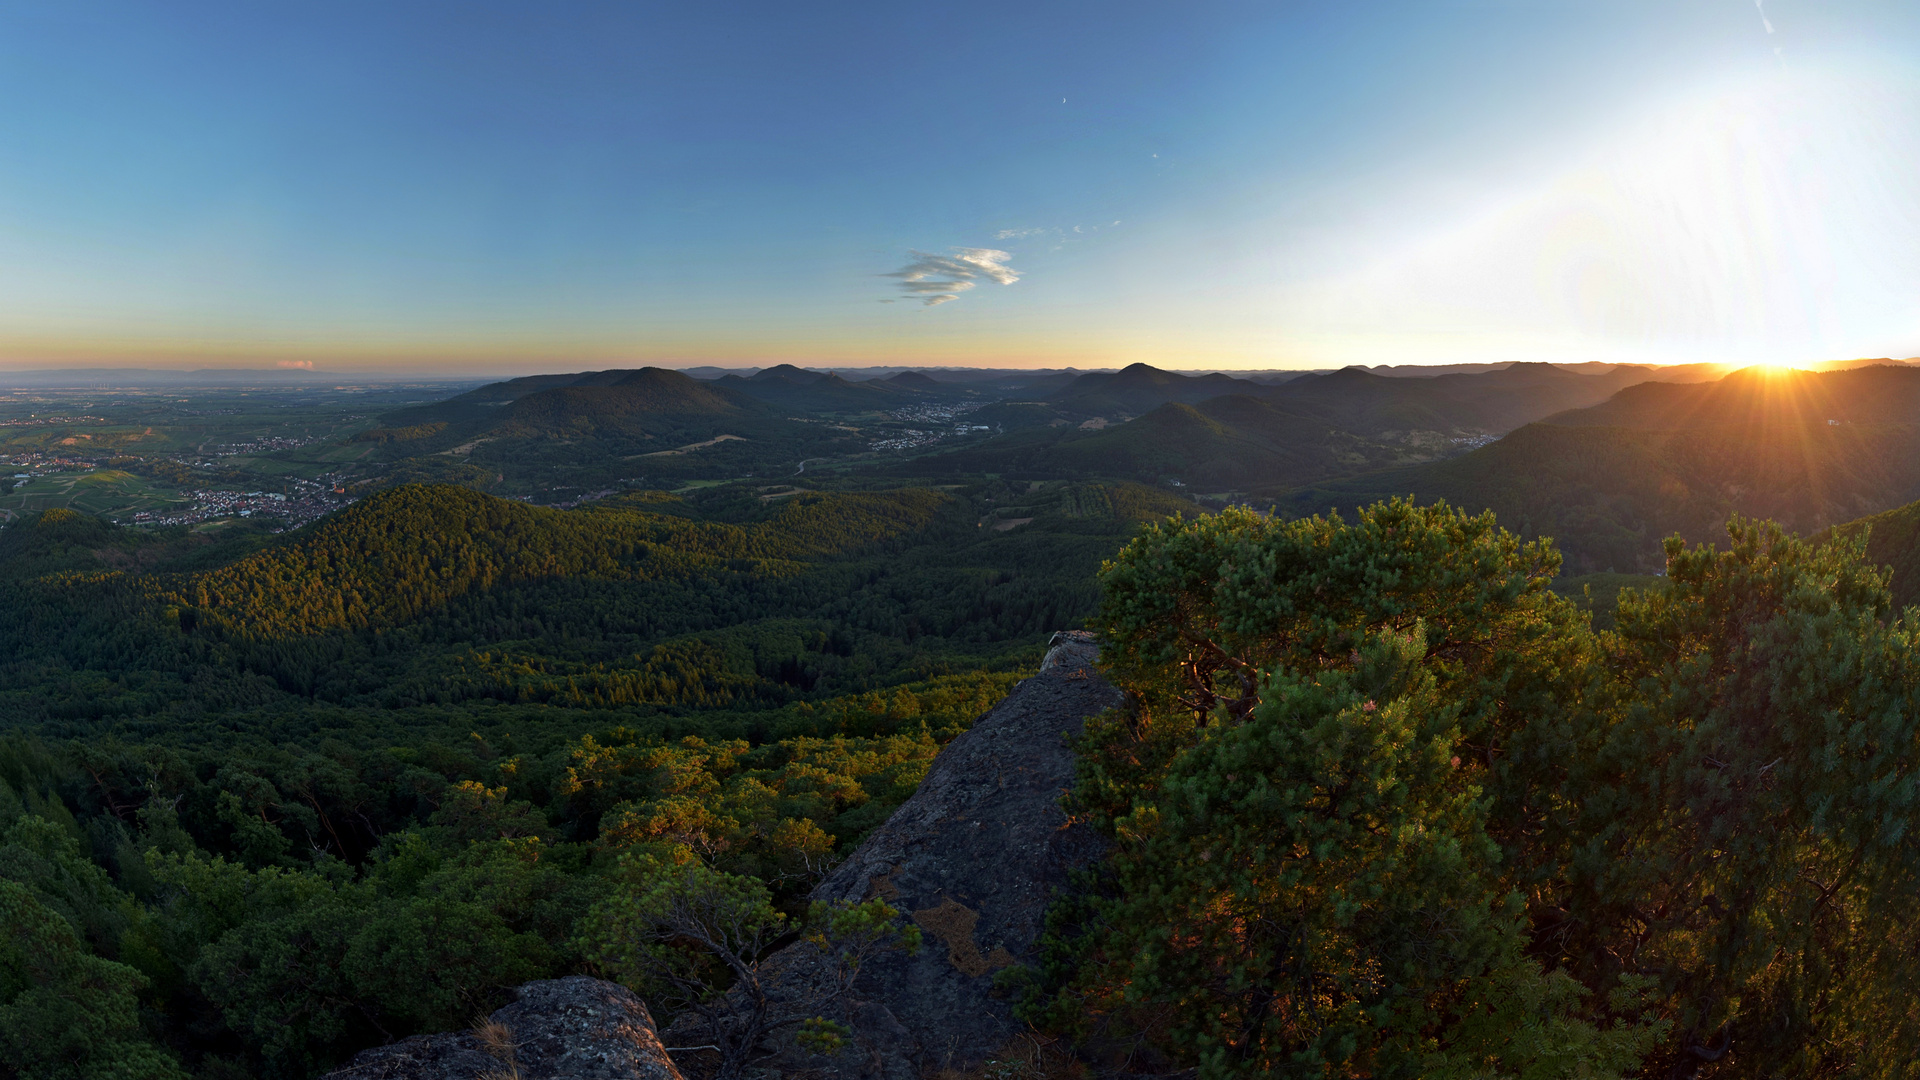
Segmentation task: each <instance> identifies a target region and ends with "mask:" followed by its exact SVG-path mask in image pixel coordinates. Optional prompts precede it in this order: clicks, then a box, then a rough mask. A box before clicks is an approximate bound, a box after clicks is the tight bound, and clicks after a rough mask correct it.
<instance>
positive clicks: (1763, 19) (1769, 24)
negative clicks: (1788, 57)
mask: <svg viewBox="0 0 1920 1080" xmlns="http://www.w3.org/2000/svg"><path fill="white" fill-rule="evenodd" d="M1753 8H1754V10H1755V11H1758V12H1759V13H1760V25H1761V26H1764V27H1766V28H1767V33H1769V34H1771V33H1773V20H1772V19H1769V18H1767V5H1766V0H1753ZM1774 51H1776V52H1778V51H1779V50H1777V49H1776V50H1774Z"/></svg>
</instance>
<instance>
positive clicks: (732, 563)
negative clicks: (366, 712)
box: [165, 484, 947, 637]
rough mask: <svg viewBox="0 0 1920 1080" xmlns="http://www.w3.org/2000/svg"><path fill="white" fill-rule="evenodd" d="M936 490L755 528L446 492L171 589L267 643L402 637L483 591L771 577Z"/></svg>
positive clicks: (417, 489) (378, 505) (780, 516)
mask: <svg viewBox="0 0 1920 1080" xmlns="http://www.w3.org/2000/svg"><path fill="white" fill-rule="evenodd" d="M946 501H947V499H946V497H945V496H943V495H942V494H941V493H940V492H938V491H932V490H928V489H924V488H915V489H905V490H900V491H893V492H887V493H884V494H846V495H832V496H825V495H801V496H796V497H793V498H790V499H786V500H784V501H783V502H782V503H781V504H780V506H779V509H778V510H777V511H776V512H775V513H774V514H773V516H771V517H769V518H767V519H766V520H764V521H759V522H755V523H753V524H750V525H730V524H722V523H717V522H703V521H692V520H688V519H686V518H682V517H675V516H670V515H666V514H660V513H652V512H648V511H647V510H645V509H638V508H628V507H623V506H602V507H594V508H591V509H588V510H585V511H564V510H551V509H547V508H544V507H536V506H529V505H527V504H525V503H519V502H513V501H510V500H506V499H497V498H494V497H492V496H490V495H483V494H481V493H479V492H476V491H471V490H468V489H466V488H459V487H452V486H447V485H434V486H427V485H417V484H416V485H408V486H405V487H400V488H396V489H392V490H389V491H383V492H380V493H378V494H376V495H374V496H372V497H371V498H368V499H366V500H364V501H363V502H360V503H358V504H356V505H354V506H352V507H350V508H348V509H347V510H345V511H343V512H342V513H340V514H338V515H336V516H334V517H332V518H330V519H328V520H326V521H323V522H321V523H320V524H319V525H317V526H316V527H315V528H313V529H312V530H310V531H309V532H308V533H306V534H304V535H300V536H297V537H291V538H289V539H288V540H287V541H285V542H283V543H280V544H276V545H274V546H273V547H271V548H269V549H267V550H265V551H261V552H259V553H257V554H254V555H251V556H248V557H247V558H245V559H242V560H241V561H239V562H237V563H234V564H233V565H232V566H228V567H223V568H221V569H219V570H215V571H211V572H208V573H204V574H199V575H195V576H193V577H191V578H189V579H187V580H185V581H182V582H179V583H178V584H171V583H170V585H169V586H168V587H166V590H165V591H166V592H167V593H169V594H171V595H174V596H178V597H179V599H180V601H182V602H184V603H189V604H192V605H193V606H194V607H196V608H199V609H202V610H204V611H206V612H208V613H210V615H212V616H213V617H216V618H218V619H220V620H221V621H222V622H224V623H226V624H228V625H230V626H232V627H234V628H236V629H240V630H243V631H245V632H248V633H250V634H253V635H256V636H266V637H284V636H289V635H300V634H312V633H318V632H321V631H326V630H335V629H361V628H366V627H376V626H397V625H399V624H401V623H403V622H406V621H408V620H410V619H414V618H418V617H420V616H422V615H425V614H427V613H429V612H431V611H433V610H435V609H438V608H440V607H442V606H444V605H445V604H447V603H448V602H449V601H450V600H453V599H454V598H456V597H459V596H463V595H465V594H467V593H469V592H473V591H476V590H484V589H488V588H492V587H494V586H496V585H507V584H513V583H517V582H526V581H535V580H539V579H543V578H580V579H603V580H604V579H612V580H627V581H644V580H654V579H660V578H690V577H694V576H696V575H700V574H706V573H713V572H715V571H719V570H725V569H732V570H736V571H741V572H747V573H752V574H757V575H762V576H787V575H791V574H793V573H796V572H798V570H799V567H798V566H797V565H794V563H795V561H796V560H817V559H821V558H825V557H828V556H831V555H836V554H842V553H845V552H847V551H851V550H855V549H857V548H860V547H863V546H866V545H870V544H873V543H876V542H878V541H883V540H889V539H893V538H895V537H898V536H901V535H903V534H905V533H909V532H914V531H918V530H921V529H924V528H926V527H927V525H928V524H929V523H930V522H931V521H932V519H933V515H934V513H935V512H936V510H937V509H938V508H939V506H940V505H941V504H942V503H943V502H946Z"/></svg>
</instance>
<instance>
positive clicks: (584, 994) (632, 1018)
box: [324, 975, 681, 1080]
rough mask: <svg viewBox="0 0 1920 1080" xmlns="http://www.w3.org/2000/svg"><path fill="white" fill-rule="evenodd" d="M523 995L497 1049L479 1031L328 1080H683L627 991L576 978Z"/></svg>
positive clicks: (358, 1061)
mask: <svg viewBox="0 0 1920 1080" xmlns="http://www.w3.org/2000/svg"><path fill="white" fill-rule="evenodd" d="M516 993H518V994H519V1000H517V1001H515V1002H514V1003H513V1004H511V1005H508V1006H507V1007H505V1008H503V1009H501V1010H499V1011H498V1012H496V1013H494V1014H493V1016H492V1017H491V1018H490V1019H492V1020H493V1021H494V1023H496V1024H498V1025H500V1026H501V1027H503V1028H504V1029H505V1030H504V1032H500V1033H499V1034H503V1035H504V1036H505V1038H504V1039H499V1038H495V1039H494V1040H493V1041H492V1045H488V1043H487V1042H485V1041H483V1039H482V1038H481V1036H480V1035H478V1034H476V1033H475V1032H472V1031H455V1032H449V1033H447V1034H444V1035H415V1036H413V1037H412V1038H410V1039H402V1040H400V1041H399V1042H397V1043H393V1044H392V1045H389V1046H381V1047H376V1048H374V1049H372V1050H364V1051H361V1053H360V1054H359V1055H358V1056H357V1057H355V1058H354V1059H353V1064H352V1065H350V1066H348V1067H347V1068H344V1069H339V1070H337V1071H335V1072H331V1073H328V1074H327V1075H326V1077H325V1078H324V1080H476V1078H478V1077H500V1078H503V1080H504V1078H506V1077H518V1078H519V1080H562V1078H566V1080H681V1076H680V1070H679V1069H677V1068H675V1067H674V1064H673V1060H672V1059H671V1058H669V1057H668V1056H667V1052H666V1050H664V1049H663V1048H662V1047H661V1045H660V1039H659V1037H658V1036H657V1035H655V1034H654V1027H653V1017H652V1016H650V1015H649V1014H648V1013H647V1007H646V1005H645V1004H643V1003H642V1002H641V1000H640V999H639V998H637V997H635V996H634V995H633V992H632V991H630V990H628V989H627V988H626V987H623V986H619V985H616V984H614V983H610V982H602V981H601V980H599V979H589V978H586V977H585V976H581V975H574V976H571V977H569V978H565V979H548V980H545V981H542V982H531V983H527V984H526V985H525V986H522V987H520V988H519V990H517V991H516Z"/></svg>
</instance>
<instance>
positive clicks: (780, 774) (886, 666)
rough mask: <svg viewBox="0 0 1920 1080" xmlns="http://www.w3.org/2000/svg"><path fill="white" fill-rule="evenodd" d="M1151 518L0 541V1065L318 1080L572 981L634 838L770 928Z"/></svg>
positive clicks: (351, 521)
mask: <svg viewBox="0 0 1920 1080" xmlns="http://www.w3.org/2000/svg"><path fill="white" fill-rule="evenodd" d="M1182 509H1189V507H1187V504H1183V503H1181V502H1180V501H1178V500H1175V499H1172V498H1170V497H1168V496H1165V495H1163V494H1160V493H1158V492H1155V491H1152V490H1151V489H1145V488H1132V487H1125V486H1112V485H1097V484H1065V483H1062V484H1041V485H1019V486H1017V487H1015V486H1010V485H1005V484H988V485H985V486H980V487H976V488H953V489H948V490H936V489H927V488H911V489H903V490H892V491H874V492H857V491H856V492H845V493H839V494H829V495H822V494H812V493H799V494H789V495H786V496H785V497H778V498H771V499H768V498H763V497H761V496H760V495H759V494H757V493H753V492H752V491H751V490H749V491H748V492H745V493H741V492H714V493H711V494H708V495H706V496H704V497H699V496H697V495H696V496H695V497H691V498H689V497H681V496H674V495H669V494H665V493H659V492H652V493H635V494H632V495H629V496H625V497H621V498H616V499H608V500H604V501H602V502H599V503H596V504H593V505H592V506H591V507H589V508H586V509H581V510H568V511H562V510H552V509H546V508H542V507H536V506H530V505H527V504H525V503H520V502H514V501H510V500H502V499H497V498H494V497H491V496H487V495H483V494H480V493H478V492H474V491H472V490H469V489H465V488H457V487H444V486H441V487H433V486H401V487H396V488H391V489H387V490H384V491H381V492H378V493H376V494H375V495H373V496H371V497H369V498H366V499H364V500H362V501H360V502H359V503H357V504H355V505H354V506H352V507H350V508H349V509H347V510H345V511H343V512H340V513H338V514H335V515H333V516H330V517H328V518H326V519H323V520H322V521H320V522H318V523H317V524H315V525H313V526H310V527H308V528H306V529H303V530H298V531H295V532H291V533H284V534H274V533H271V532H268V531H266V530H252V531H246V530H225V531H223V532H221V533H219V534H216V535H217V537H218V538H215V537H214V536H210V535H209V534H207V533H204V532H194V531H191V530H187V529H159V530H133V529H124V528H120V527H116V526H113V525H111V524H109V523H107V522H105V521H102V520H100V519H98V518H94V517H89V516H87V515H83V514H78V513H75V512H72V511H65V510H52V511H46V512H43V513H41V514H38V515H36V516H32V517H29V518H27V519H26V520H24V521H22V522H20V523H18V524H16V525H14V526H12V527H10V528H7V529H5V530H0V593H4V602H3V603H0V638H3V639H4V643H3V644H0V649H3V650H4V655H5V656H6V657H7V660H6V662H5V665H4V672H3V675H0V678H3V679H4V682H0V695H3V696H0V709H3V710H4V715H5V717H6V720H7V724H6V729H7V733H5V734H4V735H0V740H4V741H0V888H4V890H5V891H4V892H3V893H0V904H4V905H6V909H7V912H8V921H7V927H8V931H7V932H8V934H9V935H10V936H9V937H6V938H0V971H5V972H8V973H9V974H8V975H7V976H6V978H8V979H11V980H13V981H10V982H7V983H4V984H0V1061H5V1062H8V1063H9V1064H8V1065H6V1066H0V1070H11V1071H10V1072H8V1073H7V1074H8V1075H15V1074H17V1075H20V1076H23V1077H36V1078H37V1077H98V1076H127V1077H136V1076H139V1077H160V1076H175V1075H186V1074H190V1075H194V1076H201V1077H226V1076H234V1077H238V1076H276V1077H305V1076H312V1075H316V1074H317V1073H318V1072H320V1071H324V1070H325V1069H326V1068H328V1067H330V1066H332V1065H335V1064H338V1063H340V1062H341V1061H343V1060H344V1059H345V1058H346V1057H348V1056H350V1055H351V1054H352V1052H353V1051H354V1050H356V1049H358V1048H361V1047H364V1046H369V1045H374V1044H377V1043H381V1042H385V1041H388V1040H390V1039H392V1038H395V1037H398V1036H400V1035H403V1034H407V1033H412V1032H419V1031H432V1030H441V1029H445V1028H448V1027H456V1026H459V1025H461V1024H463V1023H465V1022H466V1021H467V1020H468V1019H470V1018H471V1016H472V1015H473V1014H474V1013H475V1012H476V1011H485V1010H486V1009H489V1008H492V1007H494V1006H495V1005H497V1004H498V1003H499V1002H500V1001H502V1000H503V995H504V994H505V993H506V991H507V990H508V988H510V987H511V986H513V985H516V984H517V983H519V982H523V981H525V980H527V979H531V978H539V977H546V976H551V975H557V974H563V973H567V972H571V971H579V970H582V969H583V968H584V969H591V960H590V957H589V956H588V954H586V953H584V952H583V951H582V949H583V945H582V944H581V942H582V940H584V939H583V937H582V935H585V934H588V933H589V932H590V931H591V930H592V928H593V926H594V925H596V924H594V923H593V922H592V913H593V912H595V911H598V910H600V908H597V907H596V906H595V905H596V904H599V903H600V902H601V901H605V900H607V899H608V897H610V896H612V895H614V894H616V893H618V892H620V890H621V889H622V888H623V885H622V883H623V882H627V881H628V879H629V877H630V876H631V875H632V874H635V873H639V872H640V871H638V870H636V869H634V868H635V867H637V866H641V865H642V864H645V863H646V860H647V859H656V860H657V859H661V858H665V859H669V860H671V859H675V858H693V859H696V860H697V861H699V862H700V863H701V865H704V866H707V867H710V868H712V869H714V870H715V871H717V872H721V873H725V874H737V875H744V876H745V877H744V878H743V879H744V880H754V881H759V882H764V883H765V888H766V889H767V890H768V892H769V896H770V898H771V899H772V901H773V902H774V903H776V904H779V905H784V906H786V907H788V908H791V909H793V910H794V911H795V912H796V913H797V912H798V910H799V909H798V908H797V907H794V905H796V904H798V903H799V898H800V897H801V896H803V895H804V893H805V892H806V890H807V889H808V888H809V887H810V886H811V884H812V883H813V882H814V881H815V880H817V878H818V876H819V874H820V873H821V872H823V871H824V869H825V868H826V867H827V866H828V865H830V861H831V859H832V858H833V856H834V854H835V853H836V852H840V851H844V850H846V849H848V848H849V847H850V846H851V845H852V844H854V843H856V842H857V841H858V839H859V838H860V837H861V836H862V835H864V834H865V832H866V831H867V830H869V829H871V828H872V827H874V826H875V825H877V824H879V823H880V822H881V821H882V820H884V819H885V817H886V815H887V813H888V812H890V810H891V809H892V808H893V807H894V806H896V805H898V804H899V803H900V802H901V801H902V800H904V799H905V798H906V797H907V796H908V795H910V794H911V793H912V792H913V790H914V788H915V786H916V785H917V784H918V782H919V778H920V777H921V775H923V774H924V772H925V770H926V768H927V766H928V764H929V763H930V762H931V760H932V758H933V756H934V755H935V754H936V753H937V752H938V751H939V748H940V747H941V746H942V745H944V744H945V742H946V741H948V740H950V739H952V738H953V737H954V736H955V735H957V734H959V733H960V732H961V731H963V730H965V729H966V727H967V726H968V725H969V724H971V722H972V721H973V720H974V719H975V718H976V717H977V716H979V715H980V714H982V713H984V712H985V711H986V710H987V709H988V708H990V707H991V706H992V704H993V703H994V702H995V701H997V700H998V699H999V698H1000V697H1002V696H1004V694H1005V693H1006V691H1007V690H1008V689H1009V688H1010V686H1011V685H1012V682H1013V681H1014V680H1015V679H1016V678H1017V677H1018V676H1019V675H1020V674H1021V673H1022V672H1023V671H1025V670H1026V669H1027V668H1028V666H1029V665H1030V664H1032V663H1033V662H1034V661H1035V660H1037V658H1038V655H1039V653H1038V647H1039V645H1040V644H1041V643H1042V642H1043V641H1044V640H1045V638H1046V635H1047V634H1049V633H1051V632H1052V631H1053V630H1055V629H1058V628H1059V627H1061V626H1069V625H1075V624H1077V623H1079V622H1080V621H1081V620H1083V619H1084V618H1085V617H1087V616H1088V615H1089V614H1090V613H1091V612H1092V611H1093V609H1094V607H1095V605H1096V603H1097V596H1098V594H1097V591H1096V590H1097V586H1096V585H1095V582H1094V572H1095V570H1096V569H1097V567H1098V565H1099V563H1100V560H1101V559H1102V558H1103V557H1105V556H1106V555H1108V554H1110V553H1111V552H1112V551H1113V550H1114V549H1115V548H1116V547H1117V546H1118V545H1119V544H1120V543H1122V542H1123V541H1124V539H1125V537H1126V536H1128V535H1130V534H1131V533H1132V531H1133V530H1134V529H1136V528H1137V527H1138V523H1139V522H1141V521H1143V520H1147V519H1152V518H1158V517H1162V516H1165V515H1166V514H1167V513H1170V512H1173V513H1177V512H1180V511H1181V510H1182ZM1014 522H1018V524H1013V523H1014ZM636 860H637V861H636Z"/></svg>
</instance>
